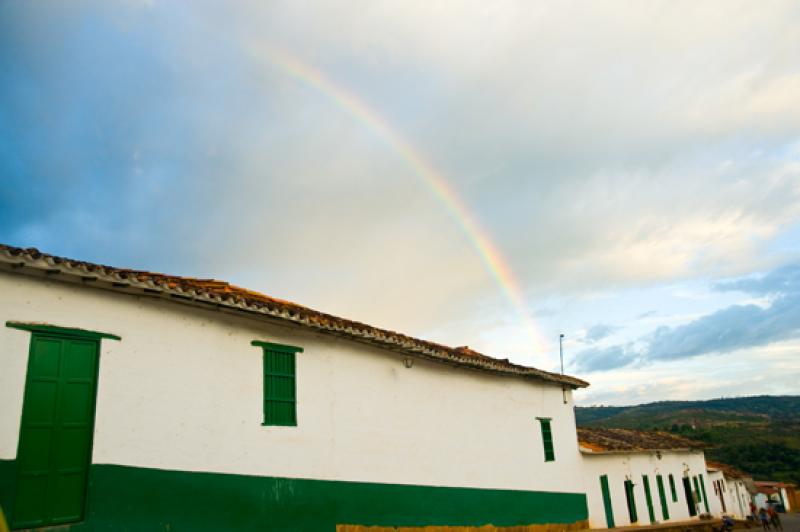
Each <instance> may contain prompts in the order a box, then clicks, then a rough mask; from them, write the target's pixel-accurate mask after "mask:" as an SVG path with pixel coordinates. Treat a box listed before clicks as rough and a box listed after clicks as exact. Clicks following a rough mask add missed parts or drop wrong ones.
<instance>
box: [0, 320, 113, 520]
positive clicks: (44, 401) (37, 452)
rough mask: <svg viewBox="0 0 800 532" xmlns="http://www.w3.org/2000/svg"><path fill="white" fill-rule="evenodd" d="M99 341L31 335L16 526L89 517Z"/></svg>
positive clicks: (22, 425) (12, 515)
mask: <svg viewBox="0 0 800 532" xmlns="http://www.w3.org/2000/svg"><path fill="white" fill-rule="evenodd" d="M98 348H99V341H97V340H94V339H82V338H72V337H68V336H59V335H51V334H37V333H34V334H33V335H32V336H31V347H30V355H29V360H28V376H27V381H26V383H25V400H24V402H23V405H22V423H21V427H20V434H19V449H18V450H17V479H16V480H17V482H16V489H15V497H14V506H13V511H12V514H11V526H12V528H30V527H39V526H46V525H57V524H61V523H71V522H75V521H80V520H82V519H83V513H84V506H85V501H86V481H87V477H88V472H89V462H90V460H91V449H92V437H93V435H94V408H95V395H96V393H95V392H96V389H97V362H98Z"/></svg>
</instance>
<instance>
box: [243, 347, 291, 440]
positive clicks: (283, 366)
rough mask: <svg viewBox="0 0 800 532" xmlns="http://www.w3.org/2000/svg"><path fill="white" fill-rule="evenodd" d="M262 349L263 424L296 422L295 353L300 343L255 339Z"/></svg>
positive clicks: (289, 425)
mask: <svg viewBox="0 0 800 532" xmlns="http://www.w3.org/2000/svg"><path fill="white" fill-rule="evenodd" d="M252 345H255V346H258V347H261V348H262V349H263V350H264V366H263V367H264V422H263V424H264V425H276V426H284V427H294V426H296V425H297V372H296V365H295V355H296V354H297V353H302V352H303V348H302V347H294V346H291V345H280V344H271V343H268V342H259V341H256V340H254V341H253V342H252Z"/></svg>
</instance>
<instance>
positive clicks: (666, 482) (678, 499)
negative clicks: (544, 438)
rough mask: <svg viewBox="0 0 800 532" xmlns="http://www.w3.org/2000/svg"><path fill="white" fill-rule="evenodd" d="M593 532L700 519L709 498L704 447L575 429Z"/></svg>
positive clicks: (654, 436)
mask: <svg viewBox="0 0 800 532" xmlns="http://www.w3.org/2000/svg"><path fill="white" fill-rule="evenodd" d="M578 439H579V441H580V451H581V456H582V457H583V470H584V489H585V491H586V496H587V502H588V505H589V523H590V526H591V527H592V528H611V527H615V526H617V527H619V526H628V525H634V524H638V525H649V524H657V523H667V522H677V521H687V520H691V519H698V518H699V515H700V514H703V513H711V514H716V513H718V512H717V508H716V503H715V501H714V500H713V499H709V498H708V496H707V495H708V491H707V486H706V484H707V480H706V478H705V473H706V462H705V457H704V454H703V450H702V444H700V445H698V443H697V442H694V441H692V440H688V439H686V438H682V437H679V436H675V435H673V434H670V433H662V432H658V433H654V432H642V431H636V430H628V429H597V428H592V429H589V428H579V429H578Z"/></svg>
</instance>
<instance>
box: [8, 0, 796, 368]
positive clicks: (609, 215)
mask: <svg viewBox="0 0 800 532" xmlns="http://www.w3.org/2000/svg"><path fill="white" fill-rule="evenodd" d="M2 10H3V16H2V17H0V29H1V30H3V31H0V63H2V64H3V65H4V66H5V68H4V69H3V72H1V73H0V81H1V83H0V96H2V100H3V101H4V102H6V105H4V106H2V109H0V134H1V135H2V138H0V155H2V157H0V174H2V175H3V180H4V184H8V185H9V186H4V187H2V190H0V237H2V238H0V240H3V241H10V242H11V243H13V244H19V245H24V246H28V245H36V246H40V247H42V248H44V249H46V250H48V251H53V252H56V253H62V254H66V255H74V256H78V257H79V258H86V259H91V260H97V261H99V262H104V263H115V264H120V265H124V266H132V267H141V268H147V269H158V270H166V271H170V272H174V273H184V274H189V275H197V276H215V277H222V278H225V279H229V280H232V281H236V282H239V283H241V284H245V285H248V286H251V287H253V288H255V289H260V290H263V291H265V292H269V293H271V294H274V295H276V296H279V297H286V298H290V299H295V300H298V301H300V302H302V303H306V304H309V305H312V306H317V307H319V308H322V309H325V310H329V311H331V312H335V313H339V314H343V315H347V316H351V317H354V318H358V319H362V320H365V321H369V322H374V323H376V324H384V325H386V326H388V327H392V328H398V329H401V330H408V331H409V332H411V333H420V332H421V331H423V332H424V331H425V330H430V329H436V330H437V331H441V333H439V332H437V334H441V336H437V339H439V340H441V341H445V342H449V341H451V339H452V342H459V343H467V342H472V338H474V336H475V335H476V333H475V330H477V329H478V328H477V327H475V326H474V321H470V320H469V319H468V318H465V316H464V314H469V313H472V317H473V318H475V317H476V316H477V317H478V319H479V318H480V316H479V315H480V313H481V312H482V309H481V308H480V307H478V308H477V310H476V306H477V305H476V303H475V302H481V304H483V303H484V302H486V305H487V306H488V307H489V308H492V309H495V311H496V312H497V314H498V315H500V316H508V315H513V314H514V313H515V310H514V309H512V308H510V307H509V304H508V302H507V301H505V300H503V299H502V295H501V293H502V292H501V290H500V289H499V288H498V286H497V284H496V283H495V282H494V281H493V278H492V276H491V274H490V273H489V272H487V269H486V267H485V266H484V264H483V263H482V262H481V259H480V257H479V255H478V253H476V251H475V249H474V246H473V244H472V243H471V242H470V240H469V238H467V237H465V235H464V233H463V231H461V229H460V226H459V221H458V220H454V219H453V217H452V216H450V215H449V214H448V209H447V206H446V205H445V204H444V202H442V201H441V200H440V199H439V198H438V197H437V196H436V193H435V192H433V191H432V189H431V186H430V184H426V183H425V182H424V180H421V179H420V176H419V175H418V173H417V172H416V171H415V169H414V167H413V165H411V164H409V161H408V160H407V159H406V158H404V156H403V154H402V153H399V152H398V150H397V149H396V147H395V146H392V145H391V143H387V142H386V139H384V138H381V136H380V135H378V134H376V132H375V130H374V128H372V127H371V126H370V124H369V123H365V121H364V118H363V115H358V113H353V111H352V108H348V106H347V105H344V104H343V103H342V99H341V98H340V97H339V96H337V95H336V94H330V92H326V90H323V89H320V87H319V86H315V85H314V83H313V82H311V83H309V82H303V81H302V80H299V79H297V75H295V74H293V73H292V72H291V68H286V67H285V66H284V67H281V66H280V65H276V64H271V63H270V62H269V61H261V60H257V54H253V53H250V51H251V50H252V49H253V48H255V49H256V50H258V48H259V46H263V47H264V48H268V47H271V46H275V47H279V48H281V49H284V50H286V51H288V53H289V54H290V55H291V56H293V57H294V58H295V61H296V62H297V63H298V64H299V63H305V64H306V65H307V68H308V69H310V70H312V71H313V70H315V69H316V70H319V71H320V72H322V73H323V75H324V76H327V77H328V78H330V79H331V80H332V81H333V83H334V84H338V85H340V86H341V87H342V89H341V90H342V91H345V92H347V91H349V92H350V93H352V95H353V98H354V99H355V100H358V101H361V102H364V104H365V105H367V106H369V107H371V108H373V109H374V111H375V113H376V114H377V115H380V116H382V117H383V118H384V119H385V122H386V123H387V124H389V125H390V127H391V128H393V129H394V130H396V131H397V133H398V135H400V136H402V137H404V138H406V139H407V140H408V141H409V144H410V145H412V146H414V147H416V149H417V151H418V152H419V154H420V155H421V156H423V157H426V158H427V159H429V160H430V161H431V162H432V164H433V165H435V166H436V167H437V168H438V169H439V171H440V173H441V174H442V175H443V176H444V178H445V179H446V180H447V181H448V182H449V184H450V187H451V188H452V189H453V190H454V191H455V192H456V193H457V194H458V195H459V196H461V197H462V199H463V202H464V204H465V205H466V209H467V210H468V211H470V213H471V215H472V216H473V217H474V218H475V219H476V220H477V221H478V222H479V223H480V224H481V225H482V226H484V229H485V230H486V234H487V235H488V237H489V239H490V240H492V241H493V243H494V244H495V246H496V247H497V249H498V250H499V251H500V252H501V253H502V254H503V255H504V257H505V258H506V260H507V263H508V270H509V271H510V272H512V273H513V274H514V275H515V277H517V279H518V284H519V285H520V287H521V290H522V291H523V292H524V293H525V295H526V298H527V302H528V303H530V302H535V301H537V300H539V299H541V298H547V297H554V298H559V297H571V296H572V295H575V294H581V293H585V292H587V291H592V292H601V291H606V292H607V291H613V290H615V289H616V288H619V287H625V286H631V285H643V284H652V283H657V282H662V281H665V280H666V281H674V280H680V279H686V278H692V277H693V276H696V275H698V274H699V275H704V276H711V277H723V276H729V275H739V274H742V273H747V272H749V271H752V270H753V269H757V268H763V267H764V266H763V262H764V261H765V260H767V259H765V258H764V257H766V256H767V254H766V253H763V251H764V248H765V246H766V245H767V243H768V242H769V241H770V239H771V238H773V237H774V236H776V235H778V234H779V233H780V231H781V228H783V227H787V226H789V225H790V224H792V223H793V222H795V221H797V220H798V219H800V174H799V173H798V169H797V164H796V162H795V161H796V159H797V150H798V148H797V146H796V142H797V137H796V134H797V131H798V127H800V114H799V113H798V107H797V105H796V94H797V93H798V90H796V89H797V88H798V80H800V78H798V76H797V74H796V60H795V58H796V57H797V54H796V53H794V52H795V50H796V47H797V44H798V39H800V37H798V33H797V32H796V31H794V29H795V28H796V27H797V26H798V24H800V13H798V11H797V10H796V8H795V7H794V4H793V3H792V2H775V3H771V4H770V8H769V9H764V8H763V7H762V6H761V5H757V6H755V5H752V4H749V3H747V2H743V3H740V4H734V3H732V2H728V1H722V2H709V3H704V4H703V6H694V5H692V4H681V5H680V6H679V5H678V4H674V3H672V2H663V3H659V2H655V3H652V4H650V3H648V4H647V5H645V4H636V3H631V4H627V5H626V6H625V8H624V9H620V8H619V7H618V6H615V5H614V4H610V3H609V4H605V5H602V3H600V2H598V3H596V4H592V7H589V8H587V6H586V5H585V4H583V3H569V2H564V3H559V4H558V6H557V7H555V5H554V6H547V5H544V4H533V3H529V2H503V3H493V4H487V3H485V2H473V3H469V2H463V3H461V2H459V3H452V4H447V3H443V4H438V3H437V4H432V3H426V2H403V3H398V2H380V1H376V2H371V3H370V4H369V7H366V8H365V7H364V4H363V2H347V1H336V2H325V1H322V0H321V1H319V2H315V3H314V4H313V5H307V4H303V3H282V4H281V3H264V2H257V1H250V2H242V3H239V4H237V6H236V7H235V8H230V7H229V6H228V5H227V4H226V5H224V6H223V5H222V4H216V3H213V2H203V1H200V2H197V3H193V4H192V6H191V8H187V7H181V6H180V5H179V4H175V3H162V2H131V3H128V4H123V5H114V6H113V7H108V6H107V5H106V4H105V3H103V2H96V1H95V2H92V1H89V2H83V3H81V4H80V6H77V7H74V6H73V7H70V8H68V9H66V8H62V7H59V5H58V4H57V3H56V2H50V3H48V2H46V1H45V2H36V3H31V2H7V3H5V4H4V5H3V7H2ZM87 20H90V21H92V24H88V25H87V23H86V21H87ZM779 36H780V37H779ZM698 147H702V149H699V148H698ZM555 308H559V306H558V305H556V306H555ZM603 319H605V318H603ZM460 323H469V324H470V325H459V324H460ZM510 328H511V327H510ZM665 334H666V333H665ZM465 336H466V337H465ZM507 336H508V337H510V336H511V335H507ZM552 336H553V337H555V335H552ZM481 347H482V348H484V349H485V350H486V351H487V352H490V353H496V352H498V351H499V352H502V349H503V346H499V347H497V346H481ZM621 349H622V351H621V354H620V352H618V351H615V352H610V353H605V354H603V353H600V352H599V351H598V352H597V353H596V355H595V358H596V360H598V361H599V360H607V361H609V363H611V362H614V361H616V363H617V364H619V363H622V362H625V361H629V360H631V359H636V355H635V352H632V353H634V354H627V353H628V350H629V348H627V347H623V348H621ZM520 353H522V354H524V353H526V352H525V351H520V352H519V353H514V352H512V353H507V355H509V356H512V357H513V356H514V355H515V354H520ZM598 364H599V362H598Z"/></svg>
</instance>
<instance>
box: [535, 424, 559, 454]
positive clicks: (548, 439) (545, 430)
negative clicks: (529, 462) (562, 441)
mask: <svg viewBox="0 0 800 532" xmlns="http://www.w3.org/2000/svg"><path fill="white" fill-rule="evenodd" d="M538 419H539V424H540V425H541V428H542V444H543V445H544V461H545V462H553V461H555V459H556V453H555V451H554V450H553V431H552V430H551V428H550V418H544V417H540V418H538Z"/></svg>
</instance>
